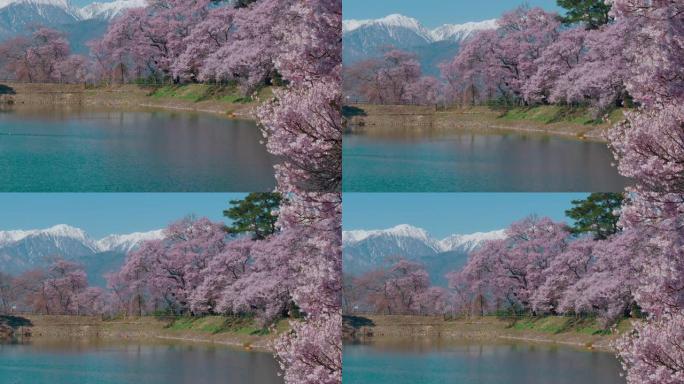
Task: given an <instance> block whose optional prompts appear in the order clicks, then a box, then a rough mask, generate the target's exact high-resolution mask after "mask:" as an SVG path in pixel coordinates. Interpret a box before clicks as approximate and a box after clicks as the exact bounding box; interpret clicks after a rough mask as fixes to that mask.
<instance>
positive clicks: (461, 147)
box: [343, 130, 627, 192]
mask: <svg viewBox="0 0 684 384" xmlns="http://www.w3.org/2000/svg"><path fill="white" fill-rule="evenodd" d="M343 155H344V179H343V180H344V191H350V192H381V191H385V192H392V191H393V192H475V191H479V192H516V191H518V192H519V191H524V192H559V191H563V192H573V191H576V192H582V191H622V190H623V189H624V187H625V186H626V185H627V180H626V179H624V178H622V177H621V176H620V175H619V174H618V172H617V170H616V168H614V167H613V166H612V163H613V162H614V161H613V157H612V154H611V152H610V151H609V149H608V147H607V145H606V144H604V143H597V142H587V141H579V140H575V139H572V138H562V137H553V136H547V135H536V134H529V135H528V134H520V133H510V132H500V133H483V132H477V131H468V130H449V131H440V132H421V134H420V135H417V134H415V133H411V132H407V131H401V130H399V131H395V132H393V133H391V134H390V133H388V132H384V133H383V134H381V135H373V136H370V135H366V134H353V135H345V136H344V150H343Z"/></svg>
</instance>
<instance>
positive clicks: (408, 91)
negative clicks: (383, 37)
mask: <svg viewBox="0 0 684 384" xmlns="http://www.w3.org/2000/svg"><path fill="white" fill-rule="evenodd" d="M347 75H348V76H350V77H351V78H354V79H355V80H356V82H355V83H356V84H357V85H358V89H357V90H354V92H358V93H359V95H360V96H361V97H363V98H364V99H366V100H367V101H368V102H371V103H374V104H401V103H405V102H415V103H418V102H423V101H425V100H426V99H427V98H428V94H430V95H429V96H430V97H432V98H434V99H436V98H437V97H436V96H435V95H433V94H432V93H433V91H434V89H435V88H438V85H439V82H438V81H437V80H436V79H434V78H432V77H425V78H422V77H421V68H420V63H419V62H418V58H417V56H416V55H415V54H412V53H408V52H404V51H400V50H397V49H392V50H389V51H387V52H385V54H384V55H383V57H382V58H379V59H369V60H366V61H361V62H359V63H357V64H355V65H353V66H352V67H351V68H348V69H347Z"/></svg>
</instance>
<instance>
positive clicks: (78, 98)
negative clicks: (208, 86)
mask: <svg viewBox="0 0 684 384" xmlns="http://www.w3.org/2000/svg"><path fill="white" fill-rule="evenodd" d="M2 85H5V86H7V87H9V88H11V89H12V90H13V92H14V93H13V94H3V95H2V102H3V104H4V105H6V106H9V107H16V108H24V107H37V106H80V107H96V108H116V109H136V108H154V109H162V110H170V111H187V112H195V113H209V114H213V115H218V116H221V117H224V118H228V119H234V120H249V121H255V122H256V120H257V117H256V114H255V109H256V107H257V106H258V104H259V102H250V103H233V102H227V101H221V100H202V101H191V100H184V99H182V98H174V97H163V96H160V97H156V96H152V95H153V92H154V91H155V90H156V89H157V88H155V87H152V86H139V85H134V84H124V85H110V86H107V87H96V88H86V87H85V86H84V85H82V84H39V83H11V82H7V83H2Z"/></svg>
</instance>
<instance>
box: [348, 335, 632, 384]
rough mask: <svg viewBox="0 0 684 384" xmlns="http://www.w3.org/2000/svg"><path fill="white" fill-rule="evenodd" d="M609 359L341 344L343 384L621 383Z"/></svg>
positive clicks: (527, 350)
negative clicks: (342, 351) (342, 350)
mask: <svg viewBox="0 0 684 384" xmlns="http://www.w3.org/2000/svg"><path fill="white" fill-rule="evenodd" d="M620 370H621V368H620V365H619V363H618V361H617V359H616V358H615V356H614V355H613V354H610V353H604V352H589V351H584V350H578V349H573V348H565V347H556V346H549V345H531V344H518V343H509V344H506V343H503V344H493V345H480V344H460V345H459V344H453V345H448V344H446V345H439V346H429V345H425V344H421V343H417V344H416V343H410V342H404V343H391V344H389V345H376V344H370V345H369V344H367V345H360V344H357V345H345V346H344V372H343V375H344V376H343V382H344V384H365V383H373V384H416V383H421V384H456V383H458V384H500V383H506V384H530V383H534V384H547V383H548V384H551V383H553V384H577V383H582V384H593V383H596V384H599V383H600V384H618V383H620V384H624V383H625V379H624V378H621V377H620Z"/></svg>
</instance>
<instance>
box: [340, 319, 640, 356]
mask: <svg viewBox="0 0 684 384" xmlns="http://www.w3.org/2000/svg"><path fill="white" fill-rule="evenodd" d="M631 327H632V321H631V320H623V321H622V322H620V323H619V324H618V325H617V326H616V327H614V328H612V329H610V330H605V329H603V328H602V327H601V326H600V324H599V323H598V322H597V321H596V320H595V319H590V318H585V319H578V318H572V317H555V316H549V317H526V318H515V319H513V318H509V319H507V318H500V317H495V316H485V317H478V318H468V319H466V318H461V319H453V320H449V319H444V318H443V317H435V316H378V315H374V316H362V317H345V320H344V328H345V332H344V335H345V339H347V340H388V339H429V340H435V341H436V340H441V341H449V340H452V341H459V340H469V341H483V342H495V341H506V340H510V341H521V342H529V343H553V344H560V345H569V346H574V347H580V348H588V349H599V350H606V351H607V350H610V348H611V347H610V344H611V343H612V341H614V340H615V339H616V338H617V337H618V336H619V335H620V334H623V333H625V332H628V331H629V330H630V329H631Z"/></svg>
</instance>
